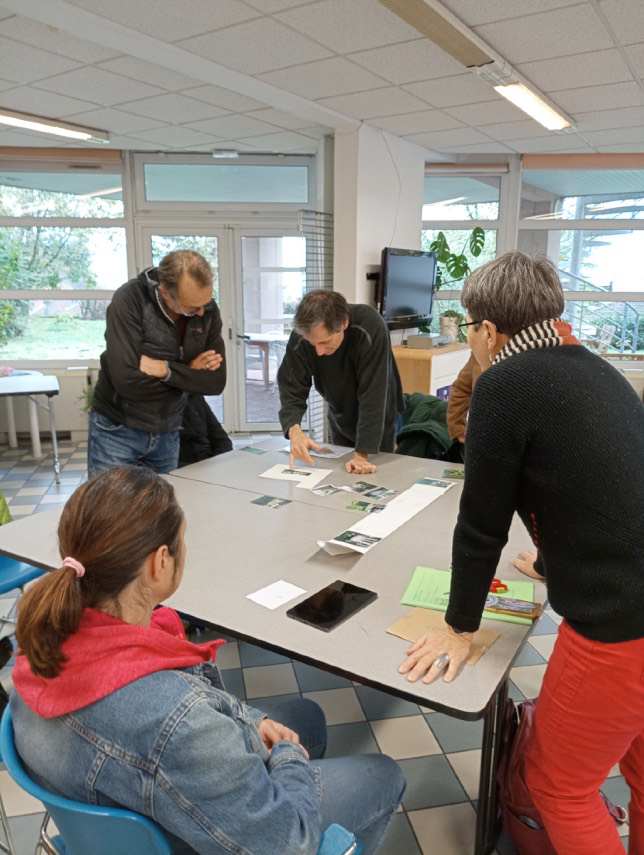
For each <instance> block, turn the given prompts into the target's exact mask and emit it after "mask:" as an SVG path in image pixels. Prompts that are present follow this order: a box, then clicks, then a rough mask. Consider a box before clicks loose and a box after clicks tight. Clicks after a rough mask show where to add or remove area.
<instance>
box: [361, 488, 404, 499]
mask: <svg viewBox="0 0 644 855" xmlns="http://www.w3.org/2000/svg"><path fill="white" fill-rule="evenodd" d="M397 492H398V490H393V489H391V487H376V489H375V490H369V492H368V493H365V496H366V498H367V499H388V498H389V496H393V495H395V494H396V493H397Z"/></svg>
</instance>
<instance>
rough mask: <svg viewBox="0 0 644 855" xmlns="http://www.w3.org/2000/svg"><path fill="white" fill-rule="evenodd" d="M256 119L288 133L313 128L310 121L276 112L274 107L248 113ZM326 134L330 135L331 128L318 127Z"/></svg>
mask: <svg viewBox="0 0 644 855" xmlns="http://www.w3.org/2000/svg"><path fill="white" fill-rule="evenodd" d="M248 115H250V116H252V117H253V118H254V119H260V120H261V121H262V122H270V124H272V125H277V127H279V128H284V129H285V130H287V131H299V130H302V129H303V128H310V127H311V120H310V119H300V118H298V117H297V116H291V115H290V114H289V113H285V112H283V111H282V110H276V109H275V108H274V107H264V108H263V109H262V110H253V111H252V112H250V113H248ZM317 127H318V128H319V129H320V130H321V131H323V132H324V133H329V132H330V129H329V128H324V127H323V126H322V125H319V126H317Z"/></svg>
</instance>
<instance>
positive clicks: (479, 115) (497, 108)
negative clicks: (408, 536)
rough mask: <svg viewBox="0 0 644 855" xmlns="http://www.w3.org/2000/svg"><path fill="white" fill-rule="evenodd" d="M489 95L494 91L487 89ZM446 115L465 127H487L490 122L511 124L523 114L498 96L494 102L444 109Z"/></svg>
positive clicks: (523, 114)
mask: <svg viewBox="0 0 644 855" xmlns="http://www.w3.org/2000/svg"><path fill="white" fill-rule="evenodd" d="M488 91H489V92H490V94H492V95H494V90H493V89H490V88H489V87H488ZM444 110H445V112H446V113H449V115H450V116H454V118H455V119H458V120H459V121H460V122H465V124H466V125H489V124H490V123H491V122H512V121H513V120H515V119H516V120H517V121H518V120H519V119H521V118H522V117H523V116H525V113H523V112H522V111H521V110H519V108H518V107H515V105H514V104H511V103H510V102H509V101H506V99H505V98H501V96H500V95H498V96H497V97H496V98H495V99H494V100H489V101H482V102H481V103H480V104H465V105H463V106H462V107H445V108H444Z"/></svg>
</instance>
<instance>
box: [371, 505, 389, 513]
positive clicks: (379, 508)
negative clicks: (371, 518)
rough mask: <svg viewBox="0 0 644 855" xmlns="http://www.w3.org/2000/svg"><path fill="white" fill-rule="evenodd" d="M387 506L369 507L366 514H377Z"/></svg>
mask: <svg viewBox="0 0 644 855" xmlns="http://www.w3.org/2000/svg"><path fill="white" fill-rule="evenodd" d="M386 507H387V505H369V507H368V508H367V513H368V514H379V513H380V511H384V509H385V508H386Z"/></svg>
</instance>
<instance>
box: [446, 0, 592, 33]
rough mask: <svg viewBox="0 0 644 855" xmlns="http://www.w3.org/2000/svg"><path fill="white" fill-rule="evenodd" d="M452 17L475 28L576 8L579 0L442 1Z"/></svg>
mask: <svg viewBox="0 0 644 855" xmlns="http://www.w3.org/2000/svg"><path fill="white" fill-rule="evenodd" d="M442 3H443V6H446V7H447V8H448V9H449V10H450V12H452V14H453V15H456V17H457V18H459V20H461V21H463V23H464V24H467V25H468V27H475V26H476V25H477V24H487V23H490V22H491V21H505V20H507V19H508V18H520V17H522V16H523V15H529V14H530V13H531V12H546V11H548V10H550V9H559V8H561V7H563V6H576V5H578V4H579V0H512V4H511V5H508V0H485V2H484V3H481V0H442Z"/></svg>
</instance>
